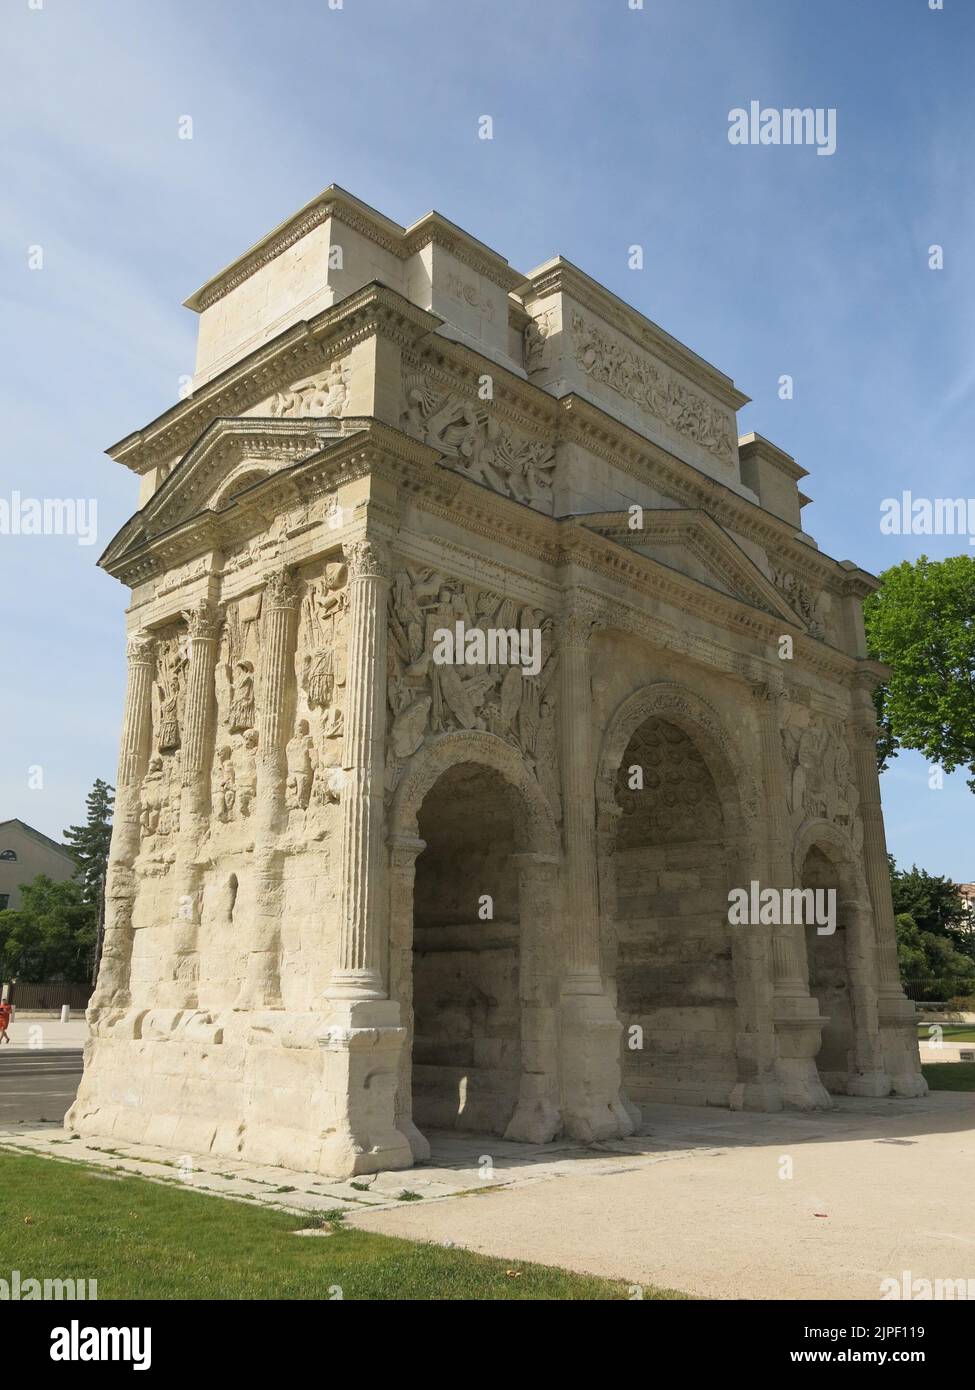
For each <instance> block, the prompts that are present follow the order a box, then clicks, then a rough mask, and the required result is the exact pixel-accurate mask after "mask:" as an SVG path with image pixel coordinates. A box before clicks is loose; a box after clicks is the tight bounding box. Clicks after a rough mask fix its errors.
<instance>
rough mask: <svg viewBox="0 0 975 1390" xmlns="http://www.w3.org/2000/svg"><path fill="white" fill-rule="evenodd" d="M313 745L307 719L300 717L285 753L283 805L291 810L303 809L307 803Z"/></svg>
mask: <svg viewBox="0 0 975 1390" xmlns="http://www.w3.org/2000/svg"><path fill="white" fill-rule="evenodd" d="M314 747H315V741H314V739H313V738H312V736H311V733H310V731H309V728H308V720H307V719H300V720H299V721H298V727H297V729H296V730H295V733H294V735H293V737H292V738H290V739H289V740H288V745H287V749H286V754H285V758H286V762H287V769H288V775H287V781H286V783H285V792H284V797H285V805H286V806H288V807H289V808H290V809H291V810H300V811H303V810H305V808H306V807H307V805H308V799H309V796H310V795H311V783H312V777H313V775H314V770H315V769H314V764H313V762H312V752H313V749H314Z"/></svg>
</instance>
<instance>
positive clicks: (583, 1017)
mask: <svg viewBox="0 0 975 1390" xmlns="http://www.w3.org/2000/svg"><path fill="white" fill-rule="evenodd" d="M622 1031H623V1026H622V1024H621V1023H620V1021H619V1019H618V1018H617V1015H616V1009H615V1007H614V1005H613V1001H612V1000H611V999H610V998H609V996H608V995H606V994H581V993H579V994H576V993H569V994H564V995H563V996H562V1003H561V1037H562V1123H563V1126H564V1128H565V1132H566V1134H568V1135H570V1136H571V1137H572V1138H573V1139H579V1140H581V1141H582V1142H583V1143H586V1144H591V1143H593V1142H595V1141H598V1140H601V1139H623V1138H626V1137H627V1136H628V1135H630V1134H632V1133H633V1132H634V1130H635V1129H636V1128H637V1126H636V1124H635V1123H634V1121H633V1118H632V1117H631V1115H630V1112H629V1110H628V1109H627V1106H626V1105H625V1104H624V1102H623V1100H622V1095H621V1084H622V1076H621V1068H620V1035H621V1033H622Z"/></svg>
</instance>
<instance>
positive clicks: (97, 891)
mask: <svg viewBox="0 0 975 1390" xmlns="http://www.w3.org/2000/svg"><path fill="white" fill-rule="evenodd" d="M86 806H87V809H88V818H87V820H86V822H85V824H84V825H71V826H69V827H68V829H67V830H65V832H64V839H65V843H66V845H67V847H68V849H69V850H70V851H71V853H72V854H73V855H74V858H75V862H76V863H77V865H78V876H79V877H80V879H81V881H82V884H83V886H84V893H85V901H86V902H89V903H97V902H98V901H99V898H100V895H101V887H102V881H103V879H104V876H105V868H106V865H107V864H108V847H109V845H110V844H111V840H112V812H113V810H114V808H115V788H114V787H112V786H109V784H108V783H107V782H103V781H102V779H101V778H100V777H99V778H98V780H97V781H96V782H95V785H94V786H93V787H92V789H91V791H90V792H89V793H88V798H87V801H86Z"/></svg>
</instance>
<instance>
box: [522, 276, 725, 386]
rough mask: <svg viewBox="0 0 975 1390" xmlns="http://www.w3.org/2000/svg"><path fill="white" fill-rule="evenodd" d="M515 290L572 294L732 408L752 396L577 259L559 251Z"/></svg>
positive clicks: (525, 294)
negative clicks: (578, 264) (745, 393)
mask: <svg viewBox="0 0 975 1390" xmlns="http://www.w3.org/2000/svg"><path fill="white" fill-rule="evenodd" d="M515 293H516V294H518V295H519V296H520V298H521V299H522V300H524V301H525V303H526V304H531V303H532V302H533V301H534V300H537V299H543V298H545V297H547V296H548V295H552V294H560V293H561V294H567V295H569V296H570V297H571V298H572V299H574V300H575V301H576V302H577V303H579V304H581V305H582V306H583V307H584V308H586V309H589V310H590V311H591V312H592V313H594V314H597V315H598V316H599V317H600V318H602V319H603V320H604V321H605V322H606V323H608V324H609V325H610V327H612V328H614V329H616V331H617V332H618V333H622V334H623V335H624V336H625V337H627V338H629V339H630V341H631V342H632V343H634V344H635V345H636V346H637V347H638V348H640V349H642V350H643V351H644V352H649V353H652V354H653V356H655V357H657V358H658V359H660V360H662V361H664V362H666V363H667V365H668V366H669V367H671V368H673V370H674V371H676V372H680V373H681V374H682V375H683V376H685V377H688V378H689V379H690V380H691V381H694V382H696V383H697V384H698V385H699V386H701V387H702V388H703V389H704V390H706V391H708V392H709V393H710V394H711V395H712V396H713V397H715V398H716V399H717V400H719V401H721V403H722V404H723V405H725V406H727V407H729V409H731V410H740V409H741V407H742V406H744V405H747V404H748V402H749V400H750V399H751V397H750V396H746V395H744V393H743V392H741V391H739V390H738V388H737V387H736V386H735V384H734V382H733V381H732V379H731V377H729V376H727V375H726V374H725V373H724V372H722V371H719V370H718V368H717V367H714V366H712V365H711V363H710V362H707V361H705V359H704V358H703V357H699V356H698V354H697V353H696V352H693V351H692V350H691V349H690V348H689V347H685V345H684V344H683V343H681V342H678V340H677V339H676V338H673V337H671V335H670V334H669V333H667V332H665V330H664V329H662V328H661V327H660V326H659V324H656V323H654V322H653V321H652V319H648V318H647V317H646V316H645V315H643V314H641V313H640V312H639V310H638V309H634V308H633V306H632V305H630V304H627V303H626V301H625V300H622V299H620V298H619V297H618V296H617V295H615V294H613V293H612V291H611V290H608V289H606V287H605V285H601V284H600V283H599V282H598V280H593V279H592V277H591V276H589V275H587V274H586V273H585V271H584V270H580V269H579V267H578V266H577V265H573V264H572V262H571V261H567V260H565V259H564V257H562V256H556V257H555V258H554V259H553V260H551V261H546V263H545V264H544V265H541V266H539V267H538V269H537V270H533V271H532V272H531V274H530V275H529V276H528V277H527V279H526V280H525V281H523V283H522V284H521V285H519V286H517V287H516V290H515Z"/></svg>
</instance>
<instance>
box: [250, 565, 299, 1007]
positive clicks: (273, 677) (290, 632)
mask: <svg viewBox="0 0 975 1390" xmlns="http://www.w3.org/2000/svg"><path fill="white" fill-rule="evenodd" d="M297 610H298V584H297V582H296V580H295V577H294V575H293V574H292V572H291V571H290V570H289V569H286V568H285V569H280V570H273V571H272V572H271V573H270V574H268V575H267V577H266V580H265V586H264V598H263V601H262V605H261V664H260V673H259V680H258V690H257V706H258V708H257V759H258V774H257V802H256V815H255V844H254V879H253V903H252V907H251V915H250V923H249V927H250V930H249V937H250V940H249V943H248V954H247V963H246V966H245V970H244V978H243V980H242V981H241V986H240V990H239V992H238V995H237V998H236V1000H235V1001H234V1008H235V1009H236V1010H255V1009H280V1008H281V1007H282V999H281V918H282V914H283V911H284V878H283V869H284V863H283V860H284V855H283V852H282V851H281V849H280V848H279V832H280V830H281V829H282V828H283V820H284V816H285V812H284V785H285V781H286V778H287V771H286V765H285V746H286V743H287V737H288V729H289V727H290V719H291V714H292V710H291V704H292V693H291V685H292V682H293V679H294V649H295V628H296V625H297Z"/></svg>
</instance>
